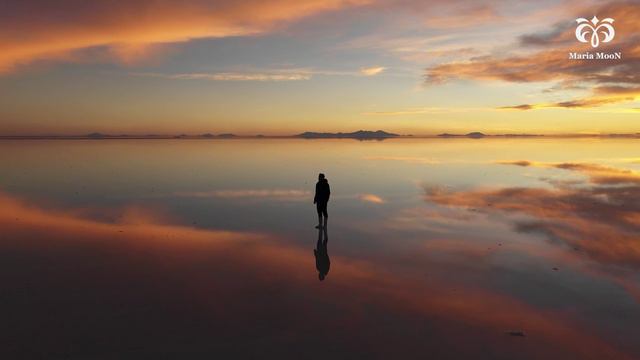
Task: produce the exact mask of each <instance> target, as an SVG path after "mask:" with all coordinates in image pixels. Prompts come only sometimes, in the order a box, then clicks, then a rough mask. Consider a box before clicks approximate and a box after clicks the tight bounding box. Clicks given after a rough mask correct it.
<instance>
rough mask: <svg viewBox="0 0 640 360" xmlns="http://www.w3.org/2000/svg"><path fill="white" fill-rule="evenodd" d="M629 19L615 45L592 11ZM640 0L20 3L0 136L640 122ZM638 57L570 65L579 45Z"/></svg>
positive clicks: (4, 5) (9, 5)
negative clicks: (580, 32)
mask: <svg viewBox="0 0 640 360" xmlns="http://www.w3.org/2000/svg"><path fill="white" fill-rule="evenodd" d="M594 15H595V16H597V17H598V18H600V19H604V18H613V19H614V20H615V21H614V23H613V25H614V26H615V31H616V34H615V38H614V39H613V40H612V41H611V42H609V43H603V44H601V45H600V47H599V48H598V49H593V48H592V47H591V45H590V44H585V43H580V42H578V40H577V39H576V37H575V33H574V32H575V29H576V18H580V17H582V18H587V19H591V18H592V17H593V16H594ZM638 18H640V1H622V2H620V1H588V0H585V1H552V0H541V1H506V0H504V1H501V0H495V1H470V0H466V1H464V0H447V1H444V0H436V1H419V0H308V1H298V0H273V1H261V0H247V1H218V0H214V1H206V0H184V1H169V0H130V1H109V0H94V1H81V0H57V1H53V0H48V1H47V0H40V1H37V0H4V1H2V2H1V3H0V54H1V55H0V135H18V134H33V135H36V134H37V135H44V134H86V133H89V132H94V131H99V132H105V133H112V134H120V133H128V134H148V133H160V134H175V133H186V134H200V133H205V132H212V133H221V132H233V133H236V134H267V135H276V134H294V133H298V132H302V131H307V130H309V131H354V130H358V129H369V130H376V129H383V130H387V131H392V132H397V133H402V134H437V133H440V132H445V131H448V132H468V131H483V132H486V133H525V132H526V133H545V134H548V133H556V134H558V133H561V134H562V133H637V132H640V121H639V120H640V75H638V74H640V22H639V21H638ZM585 51H590V52H595V51H602V52H607V53H609V52H622V59H621V60H570V59H569V58H568V54H569V52H585Z"/></svg>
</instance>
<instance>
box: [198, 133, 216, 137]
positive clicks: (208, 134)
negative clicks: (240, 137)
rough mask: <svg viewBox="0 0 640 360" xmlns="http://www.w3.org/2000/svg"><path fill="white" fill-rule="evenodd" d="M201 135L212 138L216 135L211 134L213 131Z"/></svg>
mask: <svg viewBox="0 0 640 360" xmlns="http://www.w3.org/2000/svg"><path fill="white" fill-rule="evenodd" d="M200 136H202V137H203V138H212V137H214V136H215V135H213V134H211V133H206V134H202V135H200Z"/></svg>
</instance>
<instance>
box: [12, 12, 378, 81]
mask: <svg viewBox="0 0 640 360" xmlns="http://www.w3.org/2000/svg"><path fill="white" fill-rule="evenodd" d="M367 2H368V0H311V1H292V0H275V1H268V2H264V1H257V0H250V1H209V2H205V1H198V0H189V1H182V2H179V3H177V2H174V1H168V0H161V1H152V0H133V1H121V2H113V1H106V0H98V1H91V2H81V1H76V0H62V1H41V2H37V3H36V4H32V3H30V2H27V1H13V0H11V1H8V2H5V3H4V4H3V6H2V8H3V11H2V14H1V15H0V52H1V53H2V57H0V72H8V71H12V70H13V69H15V67H16V66H19V65H23V64H29V63H32V62H34V61H38V60H65V61H73V60H77V59H78V58H81V55H80V54H79V53H78V51H81V50H86V49H91V48H96V47H107V48H108V49H109V54H110V56H112V57H114V58H116V59H118V60H119V61H122V62H125V63H128V62H134V61H137V60H139V59H141V58H145V57H147V56H148V55H149V53H150V52H152V50H153V49H154V47H155V46H157V45H161V44H166V43H176V42H185V41H189V40H192V39H198V38H217V37H227V36H239V35H252V34H259V33H263V32H265V31H269V30H271V29H273V28H275V27H276V26H279V25H281V24H283V23H287V22H290V21H295V20H298V19H301V18H304V17H306V16H310V15H314V14H317V13H320V12H324V11H331V10H337V9H342V8H345V7H351V6H358V5H363V4H366V3H367Z"/></svg>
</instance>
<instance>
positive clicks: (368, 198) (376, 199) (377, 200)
mask: <svg viewBox="0 0 640 360" xmlns="http://www.w3.org/2000/svg"><path fill="white" fill-rule="evenodd" d="M358 199H360V200H362V201H364V202H370V203H374V204H384V203H385V201H384V199H383V198H381V197H380V196H378V195H374V194H360V195H358Z"/></svg>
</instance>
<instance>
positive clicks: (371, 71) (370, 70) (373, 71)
mask: <svg viewBox="0 0 640 360" xmlns="http://www.w3.org/2000/svg"><path fill="white" fill-rule="evenodd" d="M385 69H386V67H384V66H373V67H363V68H360V73H361V74H362V75H364V76H374V75H378V74H382V72H383V71H384V70H385Z"/></svg>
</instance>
